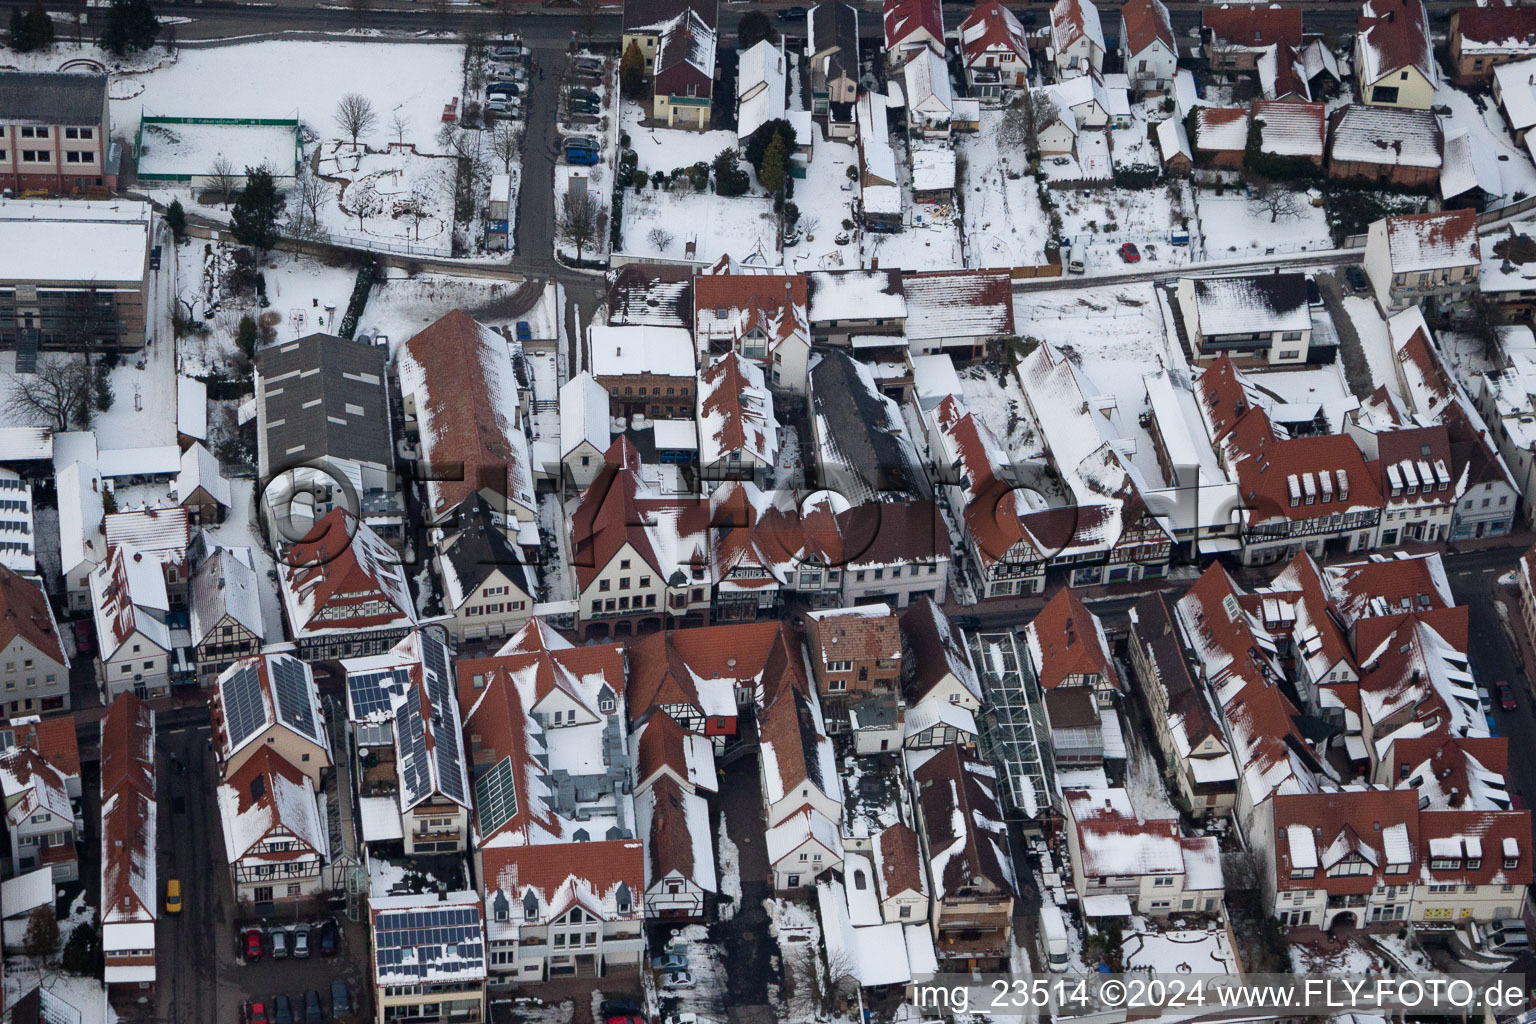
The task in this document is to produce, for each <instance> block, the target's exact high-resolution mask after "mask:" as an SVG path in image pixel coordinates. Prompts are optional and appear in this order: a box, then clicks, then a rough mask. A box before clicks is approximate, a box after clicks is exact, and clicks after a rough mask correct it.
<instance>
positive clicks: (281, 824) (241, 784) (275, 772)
mask: <svg viewBox="0 0 1536 1024" xmlns="http://www.w3.org/2000/svg"><path fill="white" fill-rule="evenodd" d="M218 801H219V819H220V821H221V822H222V823H223V826H224V854H225V856H226V857H227V858H228V859H229V862H230V863H231V864H234V863H236V862H237V861H240V860H243V859H245V858H246V857H247V856H252V857H254V858H255V859H256V860H260V861H266V862H279V863H281V862H284V861H290V860H293V859H294V858H295V857H298V856H302V855H304V854H306V853H313V854H317V855H319V856H320V857H321V858H322V859H324V858H326V856H327V854H328V853H329V850H330V835H329V832H328V830H327V826H326V823H325V821H324V820H323V819H322V818H321V817H320V808H319V804H318V803H317V802H316V799H315V786H314V783H313V782H311V781H310V778H309V776H308V775H305V774H304V773H303V772H301V771H299V769H298V768H296V767H294V766H293V765H291V764H289V763H288V762H287V761H285V760H284V759H283V757H282V755H281V754H279V753H277V751H276V750H275V749H273V748H272V747H262V748H261V749H260V750H259V751H257V752H256V754H255V755H254V756H252V757H251V758H250V759H249V760H247V761H246V762H245V764H243V765H241V766H240V768H239V769H237V770H236V771H235V773H234V774H233V775H231V776H230V777H229V778H228V779H226V780H225V781H224V782H222V783H221V784H220V785H219V788H218ZM269 836H272V837H273V838H274V840H275V841H277V842H292V843H294V844H296V845H295V846H294V847H293V848H291V849H288V850H283V851H272V852H266V853H262V852H255V851H254V848H255V847H256V846H257V845H258V844H260V843H261V842H262V841H264V840H266V839H267V838H268V837H269Z"/></svg>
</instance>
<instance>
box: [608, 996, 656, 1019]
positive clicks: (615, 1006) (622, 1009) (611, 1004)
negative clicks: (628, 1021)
mask: <svg viewBox="0 0 1536 1024" xmlns="http://www.w3.org/2000/svg"><path fill="white" fill-rule="evenodd" d="M598 1009H599V1011H600V1012H601V1013H602V1015H603V1016H604V1017H622V1016H623V1015H625V1014H643V1013H645V1010H644V1009H643V1008H642V1007H641V1006H640V1003H639V1001H637V1000H634V999H626V998H624V997H623V996H615V997H614V998H612V999H604V1000H603V1002H602V1004H601V1005H600V1006H599V1007H598Z"/></svg>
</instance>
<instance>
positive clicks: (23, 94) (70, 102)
mask: <svg viewBox="0 0 1536 1024" xmlns="http://www.w3.org/2000/svg"><path fill="white" fill-rule="evenodd" d="M106 105H107V76H106V75H91V74H77V73H75V72H68V71H0V120H3V121H38V122H41V123H44V124H72V125H84V124H98V123H99V122H100V121H101V118H102V112H103V111H104V110H105V109H106Z"/></svg>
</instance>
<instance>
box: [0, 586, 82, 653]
mask: <svg viewBox="0 0 1536 1024" xmlns="http://www.w3.org/2000/svg"><path fill="white" fill-rule="evenodd" d="M66 571H68V570H67V569H66ZM18 637H19V638H20V639H22V640H25V641H26V642H27V643H29V644H31V645H32V646H33V647H35V648H37V651H38V653H40V654H42V655H43V656H44V657H46V658H49V659H51V660H53V661H55V662H57V663H58V664H60V665H62V666H64V667H65V668H66V669H67V668H69V653H68V652H67V651H66V650H65V649H64V645H63V644H62V643H61V642H60V641H59V624H58V623H57V622H55V621H54V618H53V606H52V605H51V604H49V602H48V595H47V594H46V593H44V592H43V587H42V584H41V583H40V582H39V581H37V580H33V579H28V578H27V577H25V576H22V575H20V574H19V573H16V572H13V571H11V570H10V569H7V568H6V567H5V566H0V650H4V649H5V648H7V647H9V646H10V645H11V643H12V642H13V641H14V640H16V639H17V638H18Z"/></svg>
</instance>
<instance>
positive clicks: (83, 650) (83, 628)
mask: <svg viewBox="0 0 1536 1024" xmlns="http://www.w3.org/2000/svg"><path fill="white" fill-rule="evenodd" d="M72 628H73V629H74V631H75V652H76V653H77V654H90V653H91V652H92V651H93V650H94V649H95V647H96V644H95V642H94V640H93V639H92V637H91V620H90V619H76V620H75V621H74V622H73V623H72Z"/></svg>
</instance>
